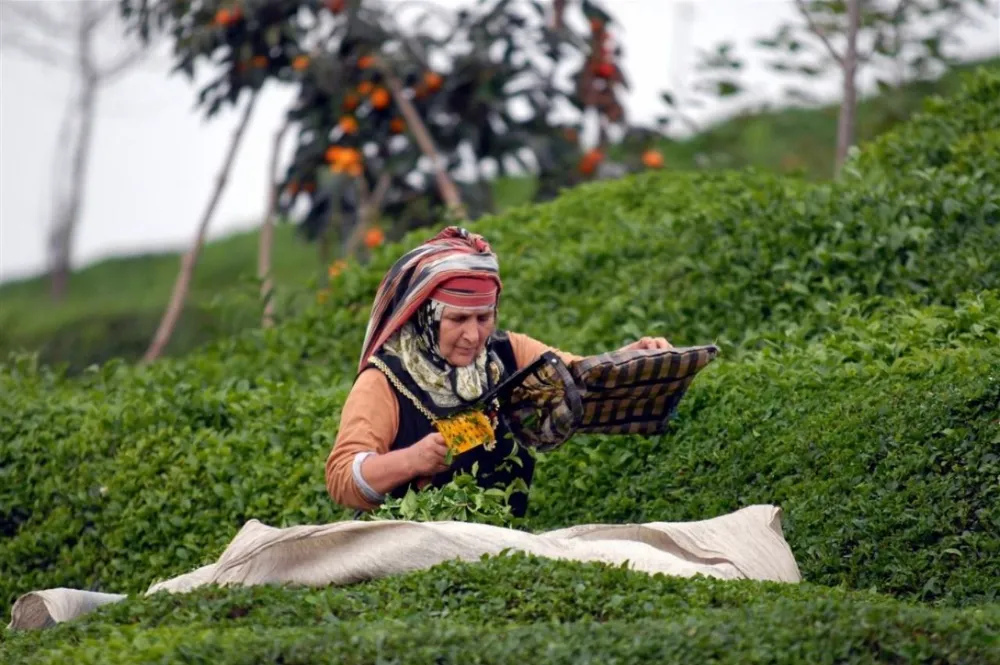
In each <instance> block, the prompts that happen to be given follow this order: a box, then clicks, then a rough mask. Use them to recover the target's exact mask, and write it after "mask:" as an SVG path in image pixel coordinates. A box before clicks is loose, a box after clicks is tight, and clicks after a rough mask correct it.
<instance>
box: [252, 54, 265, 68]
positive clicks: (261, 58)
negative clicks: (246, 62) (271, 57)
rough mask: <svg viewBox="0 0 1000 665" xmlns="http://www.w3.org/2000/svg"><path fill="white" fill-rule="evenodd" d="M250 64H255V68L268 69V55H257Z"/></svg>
mask: <svg viewBox="0 0 1000 665" xmlns="http://www.w3.org/2000/svg"><path fill="white" fill-rule="evenodd" d="M250 62H252V63H253V66H254V67H267V56H266V55H255V56H254V57H253V60H251V61H250Z"/></svg>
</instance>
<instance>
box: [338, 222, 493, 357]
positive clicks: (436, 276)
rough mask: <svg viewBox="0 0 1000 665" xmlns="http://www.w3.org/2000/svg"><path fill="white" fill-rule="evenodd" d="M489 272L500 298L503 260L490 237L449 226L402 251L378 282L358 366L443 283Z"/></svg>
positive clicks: (379, 347)
mask: <svg viewBox="0 0 1000 665" xmlns="http://www.w3.org/2000/svg"><path fill="white" fill-rule="evenodd" d="M483 276H486V277H489V278H490V279H493V280H494V281H495V282H496V285H497V297H496V301H497V302H499V297H500V295H499V294H500V292H501V290H502V288H503V284H502V282H501V281H500V266H499V263H498V261H497V257H496V254H494V253H493V250H492V249H491V248H490V246H489V243H487V242H486V240H485V239H484V238H483V237H482V236H479V235H477V234H474V233H470V232H469V231H467V230H465V229H462V228H459V227H456V226H449V227H447V228H445V229H444V230H443V231H441V232H440V233H439V234H437V235H436V236H434V237H433V238H431V239H430V240H428V241H427V242H425V243H424V244H422V245H420V246H419V247H416V248H414V249H412V250H411V251H409V252H407V253H406V254H404V255H403V256H402V257H401V258H400V259H399V260H398V261H396V263H395V264H394V265H393V266H392V268H390V269H389V271H388V272H387V273H386V275H385V277H383V278H382V282H381V284H379V288H378V291H377V292H376V294H375V301H374V303H373V304H372V309H371V314H370V315H369V317H368V327H367V329H366V330H365V340H364V343H363V344H362V351H361V358H360V359H359V360H358V372H359V373H360V372H362V371H364V369H365V367H366V365H367V363H368V359H369V358H370V357H371V356H372V355H373V354H375V353H376V352H377V351H378V350H379V349H381V348H382V345H383V344H385V343H386V341H387V340H388V339H389V338H390V337H392V336H393V334H395V333H396V331H398V330H399V329H400V328H402V327H403V325H405V324H406V323H407V322H408V321H410V319H411V318H412V317H413V315H414V314H415V313H416V312H417V309H418V308H419V307H420V306H421V305H422V304H423V303H424V302H426V301H427V299H428V298H429V297H430V296H431V294H432V293H434V291H435V290H436V289H437V288H438V287H439V286H440V285H441V284H443V283H445V282H447V281H448V280H450V279H452V278H455V277H483Z"/></svg>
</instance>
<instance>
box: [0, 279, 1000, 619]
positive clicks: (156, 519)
mask: <svg viewBox="0 0 1000 665" xmlns="http://www.w3.org/2000/svg"><path fill="white" fill-rule="evenodd" d="M878 323H879V319H877V318H876V319H874V320H872V319H857V320H856V321H855V323H854V324H853V325H852V324H849V323H848V324H846V325H845V326H844V328H843V330H842V331H841V332H839V333H836V334H834V333H831V334H830V335H829V336H828V338H827V339H826V340H824V342H822V343H820V342H813V343H810V344H800V345H786V347H785V348H783V349H779V350H775V351H763V352H760V353H758V354H754V355H753V356H748V357H747V358H746V359H744V360H743V361H741V362H738V363H736V362H725V361H721V362H719V363H718V365H717V366H713V367H712V368H710V369H709V370H707V371H706V373H705V374H704V375H703V376H702V377H700V378H699V380H698V382H697V384H696V386H695V388H694V389H692V391H691V393H690V394H689V395H688V397H687V398H686V400H685V401H684V402H683V403H682V408H681V409H680V412H679V413H678V416H677V419H676V421H675V427H674V431H673V432H672V433H670V434H669V435H667V436H663V437H651V438H639V437H628V438H622V437H590V438H588V437H579V438H577V439H575V440H574V441H573V442H571V443H570V444H568V445H567V446H565V447H564V448H563V449H561V450H560V451H558V452H557V453H554V454H552V455H549V456H543V457H542V460H541V464H540V468H539V472H538V473H539V475H538V481H537V483H536V485H535V487H534V490H533V497H532V505H533V507H532V516H531V520H530V526H531V527H532V528H548V527H556V526H563V525H566V524H569V523H573V522H577V521H581V520H585V521H594V520H609V521H615V522H618V521H636V520H661V519H667V520H670V519H702V518H704V517H706V516H711V515H715V514H719V513H720V512H723V511H727V510H731V509H735V508H738V507H741V506H742V505H746V504H747V503H749V502H754V501H763V502H776V503H778V504H780V505H782V506H783V507H784V508H785V509H786V515H787V520H788V531H787V536H788V538H789V541H790V543H791V544H792V547H793V550H794V551H795V553H796V556H797V557H798V558H799V560H800V565H801V566H802V569H803V572H804V574H805V576H806V579H809V580H814V581H821V582H823V583H830V584H838V583H841V582H844V583H847V584H849V585H850V586H853V587H866V586H869V585H876V586H878V587H880V588H884V589H885V590H887V591H892V592H896V593H900V594H904V595H908V596H913V597H920V598H928V599H934V598H948V599H950V600H954V601H956V602H963V601H966V600H974V599H983V598H989V597H994V596H991V595H990V594H994V595H995V593H996V589H995V585H992V583H991V582H990V579H991V577H990V576H991V575H1000V552H998V551H997V550H998V548H997V544H998V543H1000V514H998V511H997V506H1000V492H998V489H997V485H996V483H995V478H996V477H997V475H998V473H1000V462H998V460H997V455H996V452H995V451H996V442H997V441H1000V424H998V423H997V415H996V414H997V411H996V409H997V404H998V400H1000V384H998V381H1000V372H998V367H1000V344H998V342H1000V337H998V334H997V330H998V329H1000V298H998V296H997V294H996V293H991V294H987V295H985V296H980V297H975V298H970V299H968V300H967V301H966V302H964V304H963V305H962V306H960V307H959V308H957V309H945V308H941V309H939V310H930V311H928V310H915V311H913V312H912V313H911V314H910V317H909V318H904V317H902V316H900V315H896V316H894V317H889V316H887V315H886V316H884V317H883V319H882V320H881V324H878ZM886 340H890V341H888V342H887V341H886ZM220 362H223V361H222V359H220ZM196 366H197V365H196ZM20 367H21V369H18V368H17V367H15V368H12V369H9V370H8V371H7V372H6V373H5V374H3V375H2V379H0V381H2V384H0V387H2V388H3V390H4V394H5V395H7V396H8V397H7V398H6V406H7V408H5V409H4V413H9V414H15V416H16V417H12V418H10V417H5V418H4V419H3V420H0V434H2V435H3V437H4V439H5V440H7V441H9V442H10V443H9V444H8V445H6V446H4V447H3V448H2V449H0V469H2V472H0V473H2V477H0V480H2V481H3V482H0V506H3V509H2V513H0V528H2V531H0V533H2V534H3V539H2V540H0V567H3V568H4V569H5V570H9V571H12V573H13V574H11V575H5V576H4V578H3V579H2V580H0V585H2V590H3V597H4V599H5V601H7V602H12V601H13V599H14V597H15V596H16V594H18V593H22V592H24V591H28V590H31V589H35V588H40V587H47V586H72V587H78V588H100V589H107V590H116V591H131V592H137V591H141V590H143V589H145V587H146V586H148V585H149V584H150V583H151V582H152V581H154V580H155V579H157V578H161V577H166V576H169V575H173V574H178V573H181V572H184V571H186V570H188V569H190V568H192V567H194V566H195V565H197V564H200V563H202V562H205V561H207V560H210V559H212V558H214V557H215V556H217V555H218V554H219V553H220V552H221V551H222V549H223V548H224V547H225V545H226V544H227V543H228V541H229V540H230V539H231V538H232V537H233V535H235V533H236V531H237V530H238V529H239V528H240V527H241V526H242V524H243V523H244V521H245V520H247V519H249V518H252V517H255V518H258V519H261V520H263V521H264V522H267V523H270V524H275V525H286V524H293V523H305V522H318V521H328V520H336V519H342V518H345V517H346V516H347V514H346V513H345V512H343V511H340V510H337V509H336V508H335V507H334V506H333V505H332V504H331V502H330V501H329V499H328V497H327V496H326V494H325V489H324V486H323V475H322V469H323V460H324V458H325V456H326V454H327V452H328V451H329V449H330V447H331V445H332V443H333V439H334V437H335V434H336V429H337V418H338V415H339V410H340V407H341V405H342V404H343V401H344V399H345V397H346V394H347V391H348V389H349V382H348V381H347V380H344V379H338V378H336V377H334V376H328V377H325V378H323V379H319V380H316V381H315V382H312V381H304V382H295V383H293V382H282V381H276V380H270V379H259V380H257V381H254V382H250V381H246V380H233V381H230V382H228V383H212V382H209V383H206V384H201V383H199V382H198V375H197V374H193V373H184V372H182V371H181V370H180V369H179V367H178V366H176V365H170V366H165V367H173V368H174V369H173V372H169V371H168V370H167V369H165V367H162V368H157V369H151V370H147V371H146V372H135V371H131V370H127V369H124V368H118V369H115V368H111V367H108V368H104V369H103V370H102V371H101V372H99V373H94V374H92V375H91V376H90V377H89V379H88V385H87V389H86V390H81V389H80V387H79V386H78V385H77V384H76V383H70V384H63V383H60V382H59V381H58V379H56V378H54V377H52V376H48V375H46V374H45V372H44V371H37V372H34V371H32V369H31V367H30V366H28V363H23V364H22V366H20ZM122 377H124V378H122ZM11 398H13V399H11ZM991 451H992V452H991ZM991 586H992V588H993V591H992V592H991V591H990V588H991Z"/></svg>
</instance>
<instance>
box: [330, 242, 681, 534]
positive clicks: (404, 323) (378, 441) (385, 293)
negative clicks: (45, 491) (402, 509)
mask: <svg viewBox="0 0 1000 665" xmlns="http://www.w3.org/2000/svg"><path fill="white" fill-rule="evenodd" d="M501 288H502V283H501V281H500V276H499V267H498V263H497V258H496V256H495V254H494V253H493V252H492V250H491V249H490V246H489V245H488V244H487V242H486V241H485V240H484V239H483V238H482V237H480V236H478V235H475V234H472V233H470V232H468V231H466V230H465V229H460V228H456V227H449V228H446V229H445V230H444V231H442V232H441V233H440V234H438V235H437V236H435V237H434V238H432V239H431V240H430V241H428V242H426V243H425V244H423V245H421V246H419V247H417V248H416V249H414V250H412V251H410V252H409V253H407V254H406V255H404V256H403V257H402V258H400V259H399V260H398V261H397V262H396V264H395V265H394V266H393V267H392V268H391V269H390V270H389V272H388V274H386V276H385V278H384V279H383V280H382V284H381V285H380V286H379V290H378V293H377V294H376V297H375V302H374V305H373V307H372V312H371V317H370V319H369V322H368V329H367V332H366V335H365V342H364V348H363V352H362V354H361V362H360V365H359V367H358V371H359V373H358V375H357V379H356V381H355V383H354V386H353V388H352V389H351V392H350V395H349V396H348V398H347V401H346V403H345V404H344V408H343V412H342V414H341V421H340V430H339V432H338V435H337V439H336V441H335V443H334V446H333V449H332V450H331V452H330V455H329V457H328V458H327V462H326V486H327V490H328V491H329V493H330V496H331V497H332V498H333V500H334V501H336V502H337V503H339V504H341V505H344V506H347V507H351V508H355V509H359V510H371V509H373V508H376V507H377V506H378V505H379V504H380V503H381V502H382V501H383V500H384V499H385V497H386V496H394V497H401V496H403V495H404V494H405V493H406V491H407V490H408V489H409V488H411V487H414V488H422V487H424V486H426V485H427V484H430V485H431V486H434V487H440V486H442V485H444V484H446V483H448V482H449V481H450V480H451V478H452V477H453V476H454V475H455V474H456V473H458V472H462V471H464V472H469V471H471V469H472V466H473V465H474V464H475V465H478V472H477V482H478V483H479V484H480V485H482V486H484V487H491V486H496V485H498V484H508V483H510V482H513V481H514V480H516V479H517V478H521V479H522V480H524V482H525V484H526V485H530V483H531V478H532V475H533V472H534V459H533V458H532V457H531V455H530V454H529V453H528V451H527V450H525V449H524V448H523V447H520V446H516V445H515V444H514V442H513V441H512V440H511V437H508V436H506V434H507V432H506V431H504V430H505V428H504V425H503V424H502V421H501V422H500V423H498V424H497V429H496V431H495V439H496V444H495V445H494V446H492V447H490V448H489V449H488V448H487V447H485V446H479V447H476V448H474V449H472V450H469V451H467V452H464V453H462V454H461V455H459V456H457V457H455V458H454V459H453V461H452V464H451V465H449V464H448V463H447V462H446V460H447V459H448V447H447V445H446V444H445V441H444V438H443V437H442V435H441V434H440V433H438V432H437V431H436V429H435V427H434V422H433V420H434V419H435V418H440V417H442V416H443V415H445V414H447V413H448V412H450V411H454V410H455V407H459V406H463V405H471V404H474V403H475V402H476V400H477V399H478V398H480V397H481V396H482V395H483V394H484V392H486V391H488V390H489V389H491V388H492V387H493V386H495V385H497V384H498V383H499V382H500V381H502V380H503V379H504V378H506V377H507V376H509V375H511V374H513V373H514V372H516V371H517V370H519V369H521V368H523V367H525V366H527V365H529V364H531V363H532V362H533V361H534V360H535V359H537V358H538V357H539V356H541V354H543V353H544V352H546V351H553V352H554V353H555V354H556V355H558V356H559V357H560V358H561V359H562V360H563V361H564V362H566V363H569V362H572V361H573V360H575V359H578V356H574V355H572V354H568V353H564V352H562V351H559V350H557V349H553V348H552V347H549V346H547V345H545V344H543V343H542V342H539V341H536V340H534V339H532V338H530V337H528V336H526V335H523V334H519V333H516V332H504V331H500V330H498V329H497V313H498V305H499V296H500V291H501ZM669 347H670V345H669V343H668V342H667V340H665V339H663V338H643V339H642V340H640V341H638V342H635V343H633V344H630V345H628V346H627V347H624V348H625V349H657V348H669ZM511 456H515V457H517V458H518V460H519V463H518V462H514V463H510V462H508V463H506V464H504V463H503V462H504V461H505V459H506V458H508V457H511ZM510 504H511V511H512V513H513V514H514V515H515V516H523V515H524V514H525V511H526V509H527V496H525V495H524V494H522V493H517V494H514V495H513V496H512V497H511V499H510Z"/></svg>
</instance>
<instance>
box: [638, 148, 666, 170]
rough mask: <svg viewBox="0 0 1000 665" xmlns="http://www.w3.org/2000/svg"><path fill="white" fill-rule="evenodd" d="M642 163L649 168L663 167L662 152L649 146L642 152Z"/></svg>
mask: <svg viewBox="0 0 1000 665" xmlns="http://www.w3.org/2000/svg"><path fill="white" fill-rule="evenodd" d="M642 163H643V164H645V165H646V168H650V169H660V168H663V153H661V152H660V151H659V150H653V149H652V148H650V149H649V150H647V151H646V152H644V153H642Z"/></svg>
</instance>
